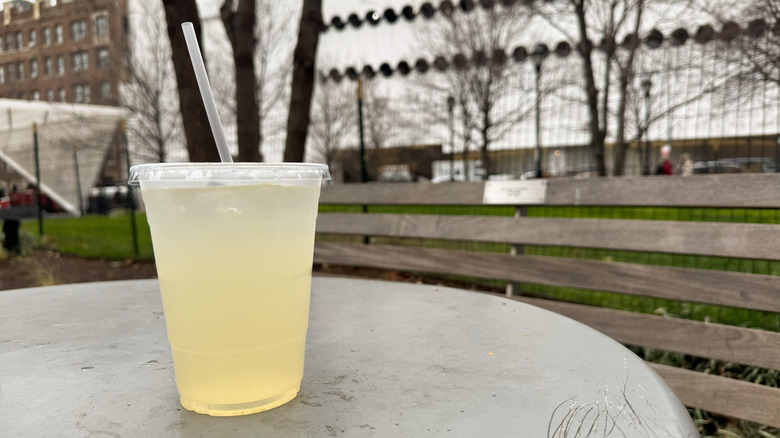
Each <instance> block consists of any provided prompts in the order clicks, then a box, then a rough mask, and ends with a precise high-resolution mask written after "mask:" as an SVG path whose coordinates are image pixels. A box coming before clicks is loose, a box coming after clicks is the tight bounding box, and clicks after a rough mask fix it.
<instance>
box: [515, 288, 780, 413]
mask: <svg viewBox="0 0 780 438" xmlns="http://www.w3.org/2000/svg"><path fill="white" fill-rule="evenodd" d="M514 299H516V300H518V301H522V302H524V303H528V304H532V305H534V306H537V307H541V308H543V309H547V310H550V311H553V312H555V313H558V314H561V315H564V316H567V317H569V318H571V319H574V320H576V321H579V322H581V323H583V324H585V325H587V326H590V327H592V328H594V329H596V330H598V331H600V332H602V333H604V334H605V335H607V336H609V337H611V338H613V339H615V340H616V341H618V342H621V343H624V344H631V345H641V346H643V347H651V348H657V349H660V350H669V351H676V352H678V353H687V354H692V355H694V356H701V357H707V358H712V359H720V360H723V361H727V362H736V363H741V364H744V365H754V366H758V367H762V368H769V369H774V370H778V369H780V355H778V354H777V352H778V351H780V333H776V332H769V331H766V330H758V329H749V328H744V327H735V326H730V325H724V324H712V323H705V322H701V321H691V320H687V319H679V318H665V317H663V316H656V315H647V314H641V313H635V312H628V311H625V310H614V309H605V308H601V307H595V306H586V305H583V304H572V303H563V302H558V301H551V300H544V299H539V298H527V297H515V298H514ZM777 396H778V397H780V392H778V394H777Z"/></svg>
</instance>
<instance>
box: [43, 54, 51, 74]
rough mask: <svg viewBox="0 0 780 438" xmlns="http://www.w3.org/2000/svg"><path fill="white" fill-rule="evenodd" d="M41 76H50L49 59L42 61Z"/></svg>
mask: <svg viewBox="0 0 780 438" xmlns="http://www.w3.org/2000/svg"><path fill="white" fill-rule="evenodd" d="M43 74H45V75H46V76H49V75H50V74H51V58H48V57H47V58H45V59H44V60H43Z"/></svg>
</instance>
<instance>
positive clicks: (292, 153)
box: [284, 0, 322, 162]
mask: <svg viewBox="0 0 780 438" xmlns="http://www.w3.org/2000/svg"><path fill="white" fill-rule="evenodd" d="M321 29H322V0H303V11H302V12H301V23H300V27H299V29H298V44H297V45H296V46H295V53H294V55H293V72H292V90H291V93H290V112H289V114H288V116H287V139H286V141H285V145H284V161H287V162H300V161H303V157H304V153H305V148H306V135H307V133H308V129H309V111H310V108H311V97H312V94H313V93H314V76H315V72H316V55H317V44H318V43H319V38H320V30H321Z"/></svg>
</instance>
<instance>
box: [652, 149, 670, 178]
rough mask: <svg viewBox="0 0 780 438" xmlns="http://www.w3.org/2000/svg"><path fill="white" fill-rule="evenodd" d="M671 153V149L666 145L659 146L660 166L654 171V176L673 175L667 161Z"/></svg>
mask: <svg viewBox="0 0 780 438" xmlns="http://www.w3.org/2000/svg"><path fill="white" fill-rule="evenodd" d="M671 153H672V147H671V146H669V145H668V144H665V145H663V146H661V164H659V165H658V168H656V170H655V174H656V175H674V167H672V163H671V161H669V155H671Z"/></svg>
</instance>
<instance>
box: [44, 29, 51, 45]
mask: <svg viewBox="0 0 780 438" xmlns="http://www.w3.org/2000/svg"><path fill="white" fill-rule="evenodd" d="M50 44H51V29H49V28H48V27H44V28H43V45H44V46H48V45H50Z"/></svg>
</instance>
